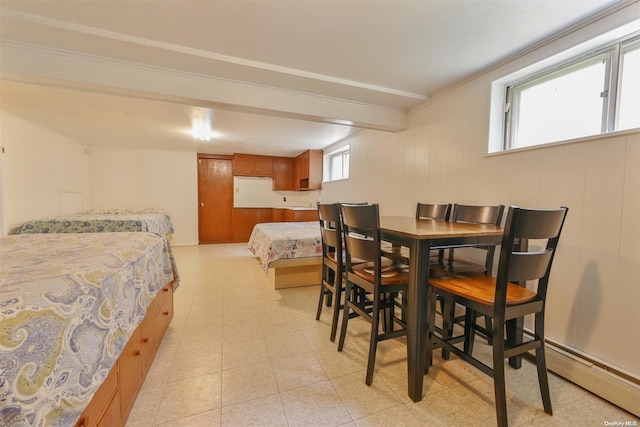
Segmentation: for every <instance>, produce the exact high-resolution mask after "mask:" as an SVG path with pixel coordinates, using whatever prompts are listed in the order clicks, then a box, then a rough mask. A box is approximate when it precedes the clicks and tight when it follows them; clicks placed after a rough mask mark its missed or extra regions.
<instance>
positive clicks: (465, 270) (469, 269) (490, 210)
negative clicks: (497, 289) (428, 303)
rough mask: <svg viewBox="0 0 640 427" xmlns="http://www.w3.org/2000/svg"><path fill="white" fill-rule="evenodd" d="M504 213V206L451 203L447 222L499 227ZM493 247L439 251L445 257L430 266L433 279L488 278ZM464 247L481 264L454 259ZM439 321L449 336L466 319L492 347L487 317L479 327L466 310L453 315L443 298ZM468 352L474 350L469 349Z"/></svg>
mask: <svg viewBox="0 0 640 427" xmlns="http://www.w3.org/2000/svg"><path fill="white" fill-rule="evenodd" d="M503 212H504V205H494V206H491V205H488V206H484V205H461V204H454V205H453V208H452V210H451V215H450V218H449V220H450V221H451V222H457V223H469V224H487V225H500V224H501V223H502V215H503ZM496 246H497V245H496V244H494V243H491V244H485V245H480V246H478V245H475V246H469V245H466V246H445V247H440V248H438V249H439V250H440V252H441V253H442V252H443V251H444V250H445V249H447V250H448V257H447V259H444V258H443V257H440V258H439V262H438V263H437V264H435V265H433V266H432V267H431V271H432V276H439V275H443V274H462V275H465V274H486V275H489V276H490V275H491V274H492V272H493V260H494V255H495V250H496ZM463 247H464V248H466V249H467V251H475V252H481V253H483V256H484V261H483V262H482V263H476V262H472V261H468V260H465V259H460V258H456V257H455V251H456V249H460V248H463ZM441 302H442V318H443V326H442V328H443V329H448V330H449V333H451V331H452V329H453V327H454V324H460V323H462V322H463V321H464V320H465V319H468V321H469V322H472V323H473V327H474V330H476V331H478V332H480V333H482V334H483V335H484V336H485V337H486V338H487V341H488V342H489V344H491V340H492V337H491V318H490V317H489V316H485V317H484V326H480V325H479V324H478V322H477V317H478V316H477V314H476V313H473V312H471V311H469V310H466V311H465V314H464V315H461V316H457V317H456V316H455V304H453V303H452V302H451V301H447V300H446V298H442V301H441ZM466 345H468V346H473V341H470V342H467V343H466ZM469 350H470V351H472V350H473V348H470V349H469ZM443 355H444V356H445V357H448V353H447V351H446V350H445V351H444V352H443Z"/></svg>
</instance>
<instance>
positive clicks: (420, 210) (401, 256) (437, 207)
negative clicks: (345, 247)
mask: <svg viewBox="0 0 640 427" xmlns="http://www.w3.org/2000/svg"><path fill="white" fill-rule="evenodd" d="M450 212H451V204H450V203H441V204H428V203H420V202H418V203H416V219H430V220H435V221H447V220H448V219H449V214H450ZM383 253H384V254H385V256H388V257H390V258H392V259H395V260H397V261H398V262H401V263H403V264H408V263H409V248H405V247H398V246H393V247H388V246H383ZM434 257H435V258H438V259H440V260H442V259H443V258H444V249H442V250H437V251H434Z"/></svg>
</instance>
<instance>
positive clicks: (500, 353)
mask: <svg viewBox="0 0 640 427" xmlns="http://www.w3.org/2000/svg"><path fill="white" fill-rule="evenodd" d="M494 324H497V325H499V324H500V322H497V321H496V320H495V319H494ZM493 342H494V345H493V389H494V394H495V400H496V417H497V421H498V425H499V426H500V427H502V426H504V427H506V426H507V424H508V422H507V392H506V386H505V377H504V364H505V362H504V328H502V327H495V328H494V330H493Z"/></svg>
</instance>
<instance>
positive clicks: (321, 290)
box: [316, 278, 327, 320]
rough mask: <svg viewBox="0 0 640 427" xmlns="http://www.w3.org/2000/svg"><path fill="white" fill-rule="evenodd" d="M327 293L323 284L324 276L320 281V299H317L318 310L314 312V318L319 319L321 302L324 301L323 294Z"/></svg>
mask: <svg viewBox="0 0 640 427" xmlns="http://www.w3.org/2000/svg"><path fill="white" fill-rule="evenodd" d="M326 293H327V288H326V286H325V285H324V278H323V279H322V283H320V299H319V300H318V311H317V312H316V320H320V315H321V314H322V303H323V302H324V296H325V295H326Z"/></svg>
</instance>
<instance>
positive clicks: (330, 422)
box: [280, 381, 351, 427]
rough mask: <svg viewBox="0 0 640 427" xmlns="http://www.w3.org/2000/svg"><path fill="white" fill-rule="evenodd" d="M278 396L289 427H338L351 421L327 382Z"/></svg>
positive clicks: (336, 394) (338, 397)
mask: <svg viewBox="0 0 640 427" xmlns="http://www.w3.org/2000/svg"><path fill="white" fill-rule="evenodd" d="M280 395H281V397H282V404H283V406H284V410H285V413H286V415H287V421H288V422H289V426H290V427H295V426H317V427H320V426H339V425H342V424H345V423H347V422H349V421H350V420H351V418H350V416H349V412H347V409H346V408H345V407H344V405H343V403H342V400H341V399H340V396H339V395H338V393H337V392H336V391H335V389H334V388H333V386H332V385H331V382H329V381H323V382H321V383H316V384H312V385H309V386H305V387H300V388H296V389H293V390H289V391H285V392H283V393H281V394H280Z"/></svg>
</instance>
